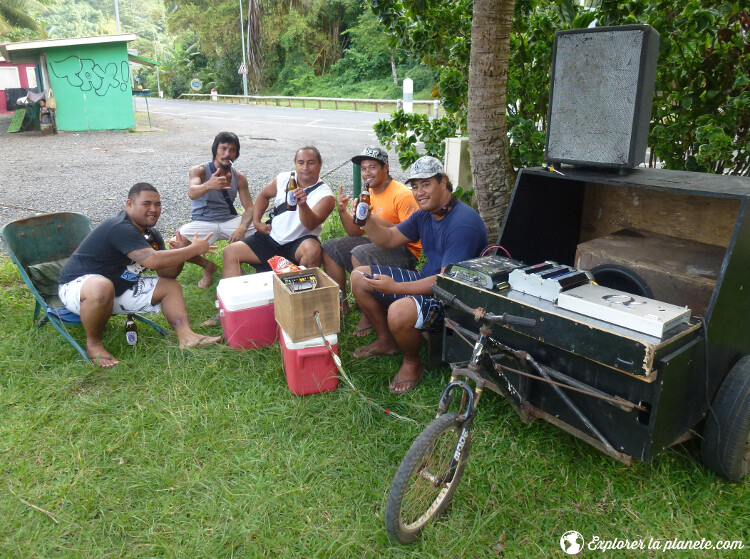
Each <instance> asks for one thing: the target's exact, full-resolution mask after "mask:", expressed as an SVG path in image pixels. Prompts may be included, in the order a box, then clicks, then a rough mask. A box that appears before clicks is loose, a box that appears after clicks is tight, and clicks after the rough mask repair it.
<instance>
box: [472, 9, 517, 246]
mask: <svg viewBox="0 0 750 559" xmlns="http://www.w3.org/2000/svg"><path fill="white" fill-rule="evenodd" d="M513 4H514V0H474V13H473V17H472V22H471V59H470V63H469V114H468V121H467V124H468V130H469V153H470V156H471V172H472V175H473V184H474V192H475V193H476V197H477V202H478V203H479V214H480V215H481V216H482V219H483V220H484V223H485V225H486V226H487V233H488V236H489V239H490V241H494V240H495V239H496V238H497V236H498V234H499V233H500V227H501V225H502V220H503V217H504V216H505V210H506V208H507V207H508V203H509V201H510V196H511V193H512V192H513V184H514V182H515V170H514V169H513V165H512V164H511V162H510V153H509V151H508V135H507V126H506V122H505V110H506V107H505V105H506V101H505V83H506V81H507V78H508V57H509V53H510V32H511V25H512V23H513Z"/></svg>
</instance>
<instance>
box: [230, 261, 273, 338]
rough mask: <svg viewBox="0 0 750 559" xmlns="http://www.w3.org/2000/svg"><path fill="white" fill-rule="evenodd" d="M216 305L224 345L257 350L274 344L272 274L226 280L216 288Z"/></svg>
mask: <svg viewBox="0 0 750 559" xmlns="http://www.w3.org/2000/svg"><path fill="white" fill-rule="evenodd" d="M216 298H217V301H216V306H217V307H218V309H219V318H220V319H221V326H222V328H223V329H224V337H225V338H226V340H227V343H228V344H229V345H230V346H232V347H237V348H256V347H263V346H267V345H271V344H272V343H274V342H275V341H276V337H277V332H276V328H277V326H276V319H275V318H274V314H273V272H263V273H260V274H249V275H246V276H239V277H236V278H226V279H223V280H221V281H220V282H219V285H218V287H217V288H216Z"/></svg>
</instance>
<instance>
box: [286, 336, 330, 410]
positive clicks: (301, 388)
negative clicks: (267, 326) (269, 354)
mask: <svg viewBox="0 0 750 559" xmlns="http://www.w3.org/2000/svg"><path fill="white" fill-rule="evenodd" d="M279 331H280V332H281V336H280V338H281V340H280V341H281V354H282V355H283V357H284V372H285V373H286V382H287V384H289V390H290V391H291V392H292V394H296V395H297V396H304V395H305V394H317V393H318V392H328V391H329V390H336V388H338V385H339V376H338V369H337V368H336V364H335V363H334V362H333V357H332V356H331V353H330V352H329V351H328V348H327V347H326V345H325V342H324V341H323V338H320V337H318V338H312V339H310V340H304V341H301V342H293V341H292V340H291V338H290V337H289V335H288V334H287V333H286V332H285V331H284V329H283V328H281V326H279ZM326 340H328V343H330V344H331V347H332V348H333V351H334V353H336V355H338V353H339V346H338V336H336V334H329V335H327V336H326Z"/></svg>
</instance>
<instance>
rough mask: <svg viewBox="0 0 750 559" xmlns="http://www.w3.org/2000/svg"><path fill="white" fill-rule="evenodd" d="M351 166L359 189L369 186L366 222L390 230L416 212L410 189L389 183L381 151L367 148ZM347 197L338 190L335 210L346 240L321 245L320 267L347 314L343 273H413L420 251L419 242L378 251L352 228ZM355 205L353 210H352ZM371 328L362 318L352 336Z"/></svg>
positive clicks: (340, 239) (353, 226)
mask: <svg viewBox="0 0 750 559" xmlns="http://www.w3.org/2000/svg"><path fill="white" fill-rule="evenodd" d="M352 163H356V164H357V165H359V166H360V168H361V173H362V188H363V189H364V188H366V187H367V186H368V185H369V188H370V205H371V207H372V214H371V215H370V217H369V218H368V219H375V220H378V222H379V223H381V224H383V225H385V226H386V227H394V226H395V225H397V224H399V223H401V222H402V221H404V220H405V219H406V218H408V217H409V216H410V215H411V214H412V213H414V211H416V210H417V208H418V206H417V202H416V201H415V200H414V196H413V195H412V193H411V189H409V188H407V187H406V186H405V185H403V184H402V183H400V182H398V181H395V180H393V179H391V177H390V176H389V174H388V171H389V167H388V152H387V151H385V150H384V149H383V148H381V147H367V148H365V150H364V151H363V152H362V154H361V155H357V156H356V157H352ZM350 200H351V196H349V195H347V194H344V193H343V190H342V189H341V190H339V196H338V200H337V202H338V203H337V208H338V212H339V217H340V218H341V223H342V224H343V226H344V230H345V231H346V233H347V235H348V237H340V238H338V239H331V240H329V241H326V242H325V243H323V267H324V268H325V271H326V273H327V274H328V275H329V276H330V277H331V279H333V280H334V281H335V282H336V283H338V284H339V288H340V289H341V293H342V294H343V295H344V299H343V304H342V308H343V310H344V312H348V310H349V305H348V304H347V303H346V298H345V294H346V272H351V271H352V269H353V268H355V267H357V266H363V265H364V266H370V265H376V264H380V265H384V266H394V267H397V268H405V269H408V270H414V269H415V268H416V265H417V261H418V260H419V255H420V253H421V251H422V245H421V243H420V242H416V243H409V244H407V245H406V246H400V247H397V248H393V249H384V248H380V247H379V246H377V245H376V244H374V243H373V242H372V241H371V240H370V239H368V238H367V237H364V236H363V235H364V229H363V228H362V227H359V226H358V225H355V223H354V218H353V216H352V214H351V213H349V212H347V207H348V205H349V201H350ZM356 205H357V204H356V201H355V204H354V207H356ZM371 328H372V326H371V325H370V322H369V321H368V319H367V317H366V316H365V315H364V314H363V315H362V318H360V321H359V324H357V327H356V328H355V330H354V332H353V334H354V335H355V336H358V337H361V336H366V335H367V334H368V333H369V330H370V329H371Z"/></svg>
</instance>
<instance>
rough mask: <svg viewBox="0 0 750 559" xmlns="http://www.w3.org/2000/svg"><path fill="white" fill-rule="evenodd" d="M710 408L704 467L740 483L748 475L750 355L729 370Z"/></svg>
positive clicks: (749, 462)
mask: <svg viewBox="0 0 750 559" xmlns="http://www.w3.org/2000/svg"><path fill="white" fill-rule="evenodd" d="M711 407H712V409H710V410H709V411H708V417H707V418H706V425H705V427H704V429H703V443H702V445H701V457H702V459H703V463H704V464H705V465H706V466H708V467H709V468H710V469H711V470H713V471H714V472H716V473H717V474H719V475H720V476H722V477H725V478H727V479H728V480H730V481H733V482H739V481H741V480H742V478H744V477H745V476H747V475H748V473H750V355H748V356H745V357H743V358H742V359H740V360H739V361H738V362H737V364H736V365H735V366H734V367H732V369H731V370H730V371H729V374H727V376H726V378H725V379H724V381H723V382H722V383H721V386H719V391H718V392H717V393H716V396H715V397H714V401H713V403H712V405H711Z"/></svg>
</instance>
